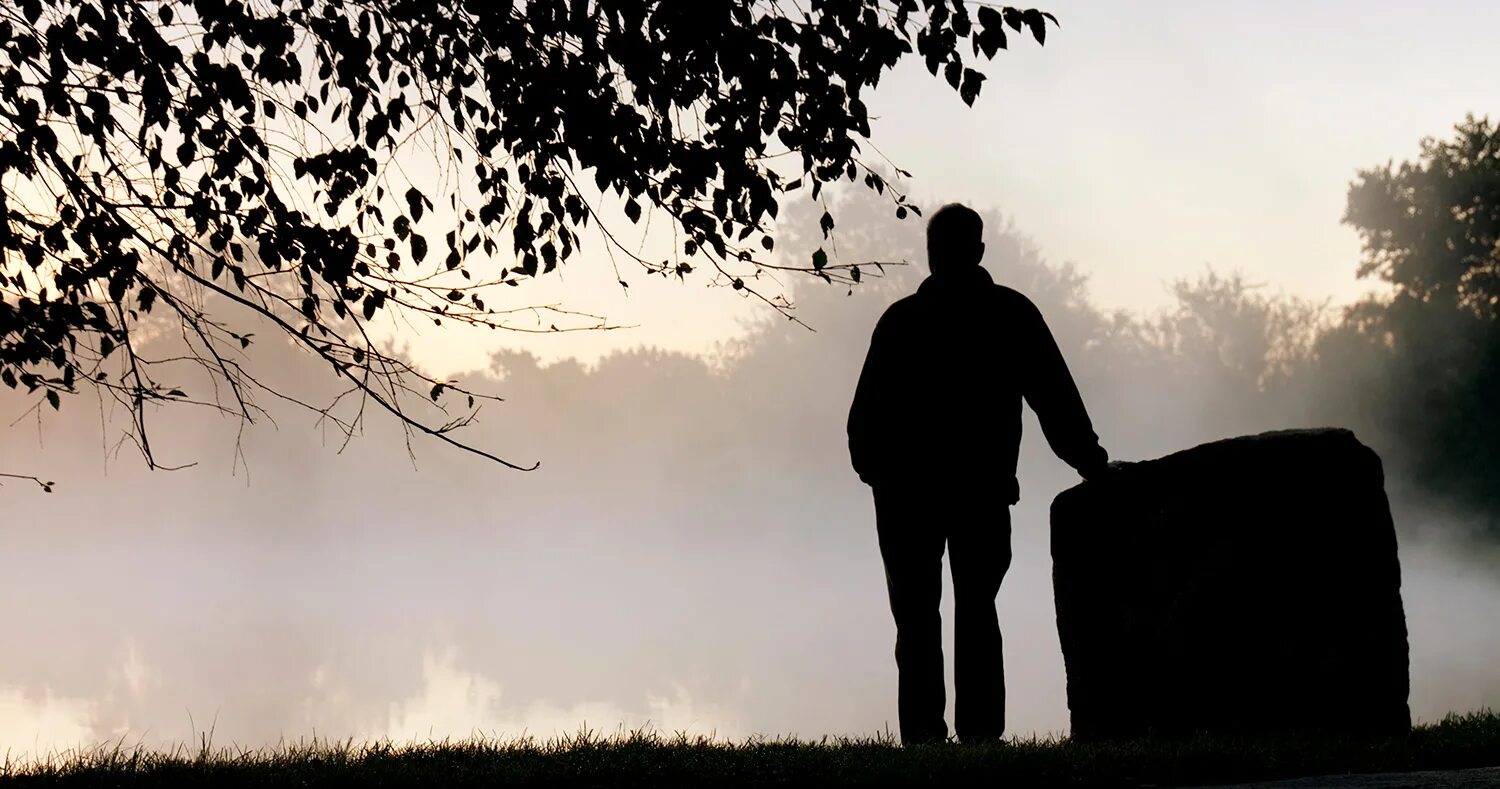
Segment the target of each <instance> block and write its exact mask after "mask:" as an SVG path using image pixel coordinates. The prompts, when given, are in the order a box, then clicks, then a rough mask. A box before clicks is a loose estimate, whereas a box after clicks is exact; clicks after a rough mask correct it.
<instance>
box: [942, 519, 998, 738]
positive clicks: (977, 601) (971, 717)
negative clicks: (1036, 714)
mask: <svg viewBox="0 0 1500 789" xmlns="http://www.w3.org/2000/svg"><path fill="white" fill-rule="evenodd" d="M996 509H998V510H999V512H998V514H997V513H996ZM954 516H955V517H954V525H953V531H952V534H951V536H950V537H949V551H950V552H949V554H948V563H949V565H950V566H951V567H952V569H953V619H954V622H953V629H954V634H953V653H954V654H953V685H954V688H953V695H954V701H953V705H954V728H955V729H957V730H958V736H959V739H961V740H963V741H965V742H978V741H983V740H992V739H998V738H999V737H1000V735H1001V734H1003V733H1004V731H1005V656H1004V652H1003V649H1002V643H1001V640H1000V620H999V618H998V617H997V616H996V614H995V596H996V595H997V594H998V593H999V592H1000V581H1001V580H1002V579H1004V578H1005V571H1006V570H1008V569H1010V510H1009V508H1007V507H1005V506H1004V505H1003V504H1001V505H997V504H995V503H993V502H979V503H977V504H976V506H975V507H974V508H973V509H972V510H970V511H965V512H956V513H954Z"/></svg>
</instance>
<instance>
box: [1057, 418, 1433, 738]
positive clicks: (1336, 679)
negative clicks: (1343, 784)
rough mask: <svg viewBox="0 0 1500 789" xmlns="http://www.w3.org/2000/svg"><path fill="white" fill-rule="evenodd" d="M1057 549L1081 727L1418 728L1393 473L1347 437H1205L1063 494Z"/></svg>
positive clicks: (1060, 621) (1332, 433)
mask: <svg viewBox="0 0 1500 789" xmlns="http://www.w3.org/2000/svg"><path fill="white" fill-rule="evenodd" d="M1052 559H1053V585H1054V589H1055V593H1056V598H1057V629H1058V634H1059V636H1060V637H1061V640H1062V650H1063V658H1064V660H1065V662H1066V664H1067V672H1068V707H1069V709H1070V710H1071V712H1072V723H1073V735H1074V736H1075V737H1080V738H1086V739H1087V738H1100V737H1121V736H1136V735H1142V734H1149V733H1161V734H1180V733H1188V732H1197V731H1208V732H1245V731H1261V732H1264V731H1284V730H1292V729H1326V730H1334V731H1340V732H1351V733H1389V732H1396V731H1404V730H1406V729H1407V728H1409V726H1410V725H1411V716H1410V712H1409V710H1408V708H1407V691H1408V688H1409V680H1408V676H1407V641H1406V616H1405V613H1404V612H1403V610H1402V606H1401V568H1400V565H1399V564H1398V562H1397V558H1396V534H1395V528H1394V526H1393V524H1392V522H1391V513H1390V505H1389V503H1388V502H1387V501H1386V496H1385V489H1384V476H1383V474H1382V471H1381V464H1380V458H1379V456H1377V455H1376V454H1375V452H1374V451H1373V450H1371V449H1370V448H1369V447H1366V446H1365V445H1364V444H1361V443H1360V442H1359V440H1358V439H1356V438H1355V437H1354V434H1353V433H1351V432H1349V431H1347V430H1334V429H1326V430H1300V431H1285V432H1278V433H1266V434H1264V435H1259V436H1248V437H1244V438H1235V439H1230V440H1227V441H1219V442H1216V443H1212V444H1205V445H1203V446H1200V447H1196V448H1194V449H1189V450H1187V451H1184V452H1179V453H1177V454H1174V455H1169V456H1167V457H1164V458H1161V459H1158V460H1152V461H1147V462H1144V463H1135V464H1130V465H1127V466H1125V467H1123V468H1120V469H1118V470H1117V471H1116V472H1115V473H1114V474H1112V475H1111V476H1109V477H1107V478H1106V479H1105V480H1103V481H1096V482H1088V483H1084V484H1082V485H1079V486H1077V487H1074V488H1072V489H1070V490H1067V491H1064V492H1063V493H1062V494H1061V495H1059V496H1058V497H1057V499H1056V500H1054V501H1053V503H1052Z"/></svg>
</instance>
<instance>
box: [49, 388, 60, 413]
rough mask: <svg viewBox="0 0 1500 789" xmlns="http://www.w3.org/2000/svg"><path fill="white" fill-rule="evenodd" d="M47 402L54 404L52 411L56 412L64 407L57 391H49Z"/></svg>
mask: <svg viewBox="0 0 1500 789" xmlns="http://www.w3.org/2000/svg"><path fill="white" fill-rule="evenodd" d="M47 402H49V403H51V404H52V410H53V411H56V410H58V409H59V408H61V407H62V398H60V397H58V396H57V390H56V389H48V390H47Z"/></svg>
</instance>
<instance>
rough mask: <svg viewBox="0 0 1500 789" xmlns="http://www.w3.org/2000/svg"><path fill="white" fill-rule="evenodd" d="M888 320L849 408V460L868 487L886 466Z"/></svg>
mask: <svg viewBox="0 0 1500 789" xmlns="http://www.w3.org/2000/svg"><path fill="white" fill-rule="evenodd" d="M884 324H885V321H884V320H882V321H881V322H880V323H877V324H876V325H875V331H874V333H873V334H872V335H871V337H870V350H869V352H868V353H866V354H865V365H864V368H863V369H861V370H860V373H859V383H858V384H857V385H856V386H855V388H854V403H853V404H852V405H851V406H850V407H849V425H848V432H849V461H850V463H851V464H852V465H853V466H854V473H856V474H858V475H859V478H860V480H862V481H863V482H864V483H865V484H867V485H874V484H875V482H876V480H877V478H879V477H880V471H881V469H882V467H884V466H885V465H886V463H885V459H884V458H883V457H882V455H883V454H884V453H883V451H882V444H883V443H884V442H882V441H881V440H880V431H881V422H882V421H884V420H886V419H887V418H888V417H889V413H888V409H887V407H886V406H887V403H886V400H887V398H888V394H889V392H890V386H889V383H890V374H891V370H890V366H891V358H890V357H891V350H892V349H891V348H890V347H889V346H890V339H889V336H888V335H889V332H888V331H887V330H885V329H884V328H883V327H884Z"/></svg>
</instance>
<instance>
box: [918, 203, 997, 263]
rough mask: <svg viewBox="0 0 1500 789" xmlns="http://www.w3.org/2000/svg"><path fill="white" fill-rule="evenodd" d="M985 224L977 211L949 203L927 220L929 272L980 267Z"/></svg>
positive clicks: (982, 255)
mask: <svg viewBox="0 0 1500 789" xmlns="http://www.w3.org/2000/svg"><path fill="white" fill-rule="evenodd" d="M983 236H984V220H983V219H980V218H979V214H978V213H977V212H975V211H974V209H972V208H970V207H968V206H966V205H960V204H958V203H949V204H947V205H945V206H943V207H942V208H939V209H938V210H937V213H935V214H933V215H932V218H931V219H928V220H927V268H928V269H930V270H931V271H932V273H934V274H937V273H939V272H941V271H948V270H951V269H958V268H966V267H968V266H977V265H979V260H980V258H983V257H984V242H983V241H981V240H980V238H982V237H983Z"/></svg>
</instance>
